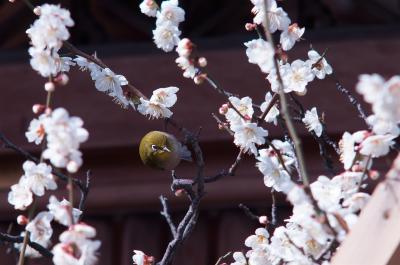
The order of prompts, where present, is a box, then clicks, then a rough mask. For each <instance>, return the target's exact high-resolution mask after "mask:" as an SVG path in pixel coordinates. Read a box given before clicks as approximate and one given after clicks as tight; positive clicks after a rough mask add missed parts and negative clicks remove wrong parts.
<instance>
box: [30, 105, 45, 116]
mask: <svg viewBox="0 0 400 265" xmlns="http://www.w3.org/2000/svg"><path fill="white" fill-rule="evenodd" d="M45 109H46V106H45V105H42V104H35V105H33V106H32V111H33V113H35V114H41V113H43V111H44V110H45Z"/></svg>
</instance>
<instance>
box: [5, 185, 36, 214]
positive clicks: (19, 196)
mask: <svg viewBox="0 0 400 265" xmlns="http://www.w3.org/2000/svg"><path fill="white" fill-rule="evenodd" d="M32 202H33V194H32V192H31V190H30V189H29V187H28V186H27V185H26V184H25V183H24V181H23V180H22V178H21V179H20V181H19V182H18V183H17V184H14V185H12V186H11V191H10V192H9V193H8V203H10V204H11V205H14V208H15V209H16V210H25V209H26V208H27V207H28V206H29V205H31V203H32Z"/></svg>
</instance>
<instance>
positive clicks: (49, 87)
mask: <svg viewBox="0 0 400 265" xmlns="http://www.w3.org/2000/svg"><path fill="white" fill-rule="evenodd" d="M55 88H56V86H55V85H54V83H53V82H46V84H44V90H46V91H47V92H53V91H54V89H55Z"/></svg>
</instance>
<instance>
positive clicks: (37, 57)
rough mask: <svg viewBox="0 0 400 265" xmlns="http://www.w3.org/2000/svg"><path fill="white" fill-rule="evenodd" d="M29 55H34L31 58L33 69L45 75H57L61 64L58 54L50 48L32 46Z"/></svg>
mask: <svg viewBox="0 0 400 265" xmlns="http://www.w3.org/2000/svg"><path fill="white" fill-rule="evenodd" d="M28 52H29V55H30V56H31V57H32V58H31V60H30V63H31V66H32V68H33V70H36V71H37V72H39V74H40V75H41V76H43V77H48V76H51V75H56V74H57V72H58V70H59V66H60V64H61V61H60V57H59V56H58V54H56V53H54V52H53V51H49V50H42V49H39V48H36V47H30V48H29V50H28Z"/></svg>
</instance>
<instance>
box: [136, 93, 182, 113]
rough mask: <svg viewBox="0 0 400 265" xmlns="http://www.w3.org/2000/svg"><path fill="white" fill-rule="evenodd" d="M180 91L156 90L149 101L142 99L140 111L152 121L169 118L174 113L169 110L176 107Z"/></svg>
mask: <svg viewBox="0 0 400 265" xmlns="http://www.w3.org/2000/svg"><path fill="white" fill-rule="evenodd" d="M178 91H179V88H177V87H166V88H159V89H156V90H154V91H153V95H152V96H151V97H150V99H149V100H147V99H144V98H140V105H139V106H138V111H139V112H140V113H141V114H143V115H145V116H149V118H150V119H158V118H169V117H171V116H172V114H173V113H172V111H171V110H169V109H168V108H170V107H172V106H173V105H175V103H176V100H177V96H176V93H177V92H178Z"/></svg>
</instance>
